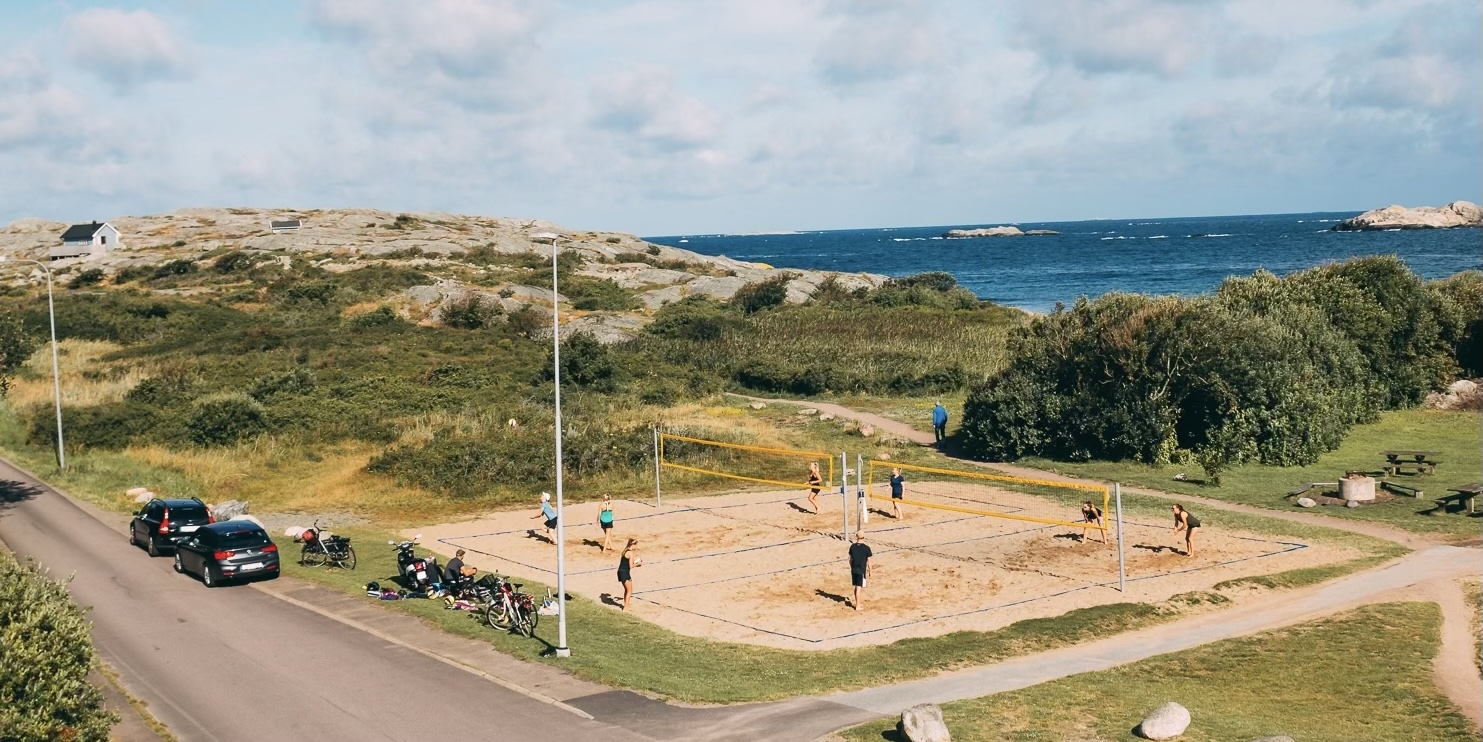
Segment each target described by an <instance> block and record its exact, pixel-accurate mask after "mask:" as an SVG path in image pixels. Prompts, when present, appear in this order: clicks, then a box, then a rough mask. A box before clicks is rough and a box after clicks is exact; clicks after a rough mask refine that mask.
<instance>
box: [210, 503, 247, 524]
mask: <svg viewBox="0 0 1483 742" xmlns="http://www.w3.org/2000/svg"><path fill="white" fill-rule="evenodd" d="M211 514H212V515H213V516H215V517H216V519H217V520H232V519H233V518H236V517H237V516H239V515H246V514H247V503H246V502H244V501H242V500H224V501H222V502H219V503H217V505H216V507H214V508H212V509H211Z"/></svg>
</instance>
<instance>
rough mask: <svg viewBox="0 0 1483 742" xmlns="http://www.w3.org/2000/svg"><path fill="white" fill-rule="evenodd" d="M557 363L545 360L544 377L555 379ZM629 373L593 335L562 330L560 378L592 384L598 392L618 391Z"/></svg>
mask: <svg viewBox="0 0 1483 742" xmlns="http://www.w3.org/2000/svg"><path fill="white" fill-rule="evenodd" d="M554 368H555V364H554V363H552V361H551V358H549V357H548V358H547V359H546V368H545V370H544V372H543V374H542V377H543V379H545V380H550V379H552V378H553V376H554V374H553V369H554ZM625 375H626V374H624V373H623V369H622V368H621V367H620V365H619V362H618V358H617V354H616V353H614V352H613V351H612V350H610V349H609V348H608V347H607V346H606V345H603V344H602V343H599V342H598V341H597V338H594V337H592V335H591V334H589V333H585V332H579V333H577V334H575V335H568V334H566V333H562V341H561V381H562V383H572V384H576V385H578V386H586V387H593V388H594V389H597V390H599V391H607V392H611V391H615V390H616V389H617V386H618V384H619V382H621V381H622V380H623V378H624V377H625Z"/></svg>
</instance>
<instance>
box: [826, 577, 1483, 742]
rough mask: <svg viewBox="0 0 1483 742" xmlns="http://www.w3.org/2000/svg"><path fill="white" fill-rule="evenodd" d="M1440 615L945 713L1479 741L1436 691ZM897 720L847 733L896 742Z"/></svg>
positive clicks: (1013, 721)
mask: <svg viewBox="0 0 1483 742" xmlns="http://www.w3.org/2000/svg"><path fill="white" fill-rule="evenodd" d="M1440 625H1441V611H1440V610H1439V609H1438V608H1437V606H1436V605H1435V604H1432V603H1388V604H1384V605H1374V606H1366V607H1364V608H1360V609H1358V610H1355V611H1352V612H1349V613H1345V614H1341V615H1338V616H1333V617H1330V618H1325V619H1322V620H1320V621H1318V622H1315V623H1312V624H1308V625H1304V626H1298V627H1293V628H1289V629H1283V630H1280V631H1273V632H1268V633H1265V634H1260V635H1257V636H1254V637H1250V638H1244V639H1229V640H1226V641H1221V642H1216V643H1214V644H1209V645H1206V646H1203V647H1198V648H1196V649H1191V650H1187V651H1183V652H1179V653H1176V654H1172V655H1165V656H1162V657H1154V658H1152V659H1148V660H1144V661H1142V662H1137V663H1134V664H1130V665H1125V666H1123V667H1118V668H1114V669H1111V670H1105V671H1102V672H1093V673H1086V674H1083V675H1075V676H1072V677H1068V678H1063V679H1061V680H1057V681H1054V682H1050V683H1044V684H1042V685H1037V686H1034V687H1032V688H1026V689H1024V690H1019V691H1014V692H1011V693H1001V694H999V695H995V696H988V697H985V698H979V699H974V700H969V701H961V702H957V703H950V704H947V705H945V706H944V707H943V715H944V717H945V719H946V721H947V725H948V729H949V730H950V731H951V732H952V735H953V739H954V740H958V741H959V742H975V741H976V740H985V741H987V740H994V741H995V742H997V741H999V740H1024V741H1026V742H1028V741H1029V740H1089V739H1097V740H1133V739H1137V738H1136V737H1134V736H1133V734H1132V729H1133V727H1134V726H1136V725H1137V724H1138V722H1139V721H1141V720H1142V718H1143V716H1144V715H1145V714H1146V713H1148V712H1149V711H1151V710H1152V709H1154V708H1155V707H1157V706H1159V705H1160V704H1162V703H1164V702H1166V701H1176V702H1178V703H1180V704H1182V705H1183V706H1185V707H1186V708H1188V709H1189V710H1190V716H1191V717H1192V722H1191V724H1190V727H1189V729H1188V730H1186V731H1185V733H1184V734H1183V735H1181V736H1180V737H1179V739H1180V740H1181V742H1205V741H1207V740H1208V741H1210V742H1215V741H1216V740H1219V741H1221V742H1228V741H1230V740H1251V739H1256V738H1259V737H1265V736H1269V735H1287V736H1290V737H1292V738H1294V739H1297V740H1302V742H1352V741H1353V740H1365V741H1366V742H1392V741H1393V742H1430V741H1433V740H1435V741H1437V742H1441V741H1442V740H1458V741H1461V740H1476V739H1477V738H1478V735H1477V733H1476V732H1474V731H1473V730H1472V729H1471V726H1470V724H1469V723H1468V721H1467V720H1466V719H1465V718H1464V717H1462V715H1460V714H1459V713H1457V711H1456V710H1455V709H1454V708H1453V706H1452V704H1451V703H1450V702H1449V701H1448V700H1447V699H1446V698H1445V697H1444V696H1443V695H1442V694H1441V693H1440V692H1439V691H1438V690H1437V689H1436V688H1435V687H1434V686H1433V684H1432V681H1431V658H1432V656H1433V655H1434V654H1435V653H1436V651H1437V644H1438V635H1439V631H1440ZM894 724H895V719H885V720H881V721H877V722H871V723H868V724H865V725H862V726H859V727H855V728H854V729H850V730H848V731H847V732H846V733H845V735H844V736H845V738H846V739H849V740H855V741H857V742H866V741H868V740H869V741H874V740H883V739H887V740H891V739H899V737H898V736H897V735H896V732H895V729H894Z"/></svg>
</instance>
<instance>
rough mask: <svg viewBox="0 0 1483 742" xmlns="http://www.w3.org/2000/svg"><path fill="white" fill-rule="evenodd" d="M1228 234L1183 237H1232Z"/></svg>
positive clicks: (1188, 235)
mask: <svg viewBox="0 0 1483 742" xmlns="http://www.w3.org/2000/svg"><path fill="white" fill-rule="evenodd" d="M1233 236H1234V235H1229V234H1187V235H1185V237H1233Z"/></svg>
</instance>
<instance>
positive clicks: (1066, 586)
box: [408, 482, 1360, 649]
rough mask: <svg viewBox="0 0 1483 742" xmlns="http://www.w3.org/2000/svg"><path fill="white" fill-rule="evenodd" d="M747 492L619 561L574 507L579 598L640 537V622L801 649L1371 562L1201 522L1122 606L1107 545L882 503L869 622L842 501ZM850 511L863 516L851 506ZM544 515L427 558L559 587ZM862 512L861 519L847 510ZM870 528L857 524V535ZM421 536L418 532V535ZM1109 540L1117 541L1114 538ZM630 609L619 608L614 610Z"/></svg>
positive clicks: (1050, 528) (1144, 564)
mask: <svg viewBox="0 0 1483 742" xmlns="http://www.w3.org/2000/svg"><path fill="white" fill-rule="evenodd" d="M910 496H912V497H916V498H921V499H923V500H928V501H932V502H938V503H942V504H948V505H953V506H957V507H969V508H974V509H982V510H983V511H985V512H995V513H1004V514H1021V515H1030V516H1035V517H1041V518H1052V519H1065V520H1074V519H1075V518H1076V517H1077V511H1076V510H1075V509H1069V508H1066V507H1064V506H1061V505H1059V504H1056V503H1052V502H1050V501H1048V500H1045V499H1042V498H1039V497H1036V496H1033V495H1027V494H1022V493H1018V492H1013V491H1009V490H1003V489H999V488H996V487H992V486H982V485H977V484H959V483H954V482H928V483H916V484H914V485H913V488H912V492H911V493H910ZM819 500H820V509H821V510H822V512H821V513H819V514H817V515H816V514H814V513H812V512H810V511H809V508H808V501H807V498H806V496H805V494H804V493H802V492H798V491H792V492H779V491H769V492H747V493H737V494H729V495H719V496H713V497H700V498H692V499H675V498H668V497H666V498H665V501H664V504H663V506H662V507H657V506H655V504H654V503H653V501H648V502H641V501H631V500H620V501H616V502H615V505H614V510H615V513H616V525H615V527H614V529H613V531H612V536H611V548H610V550H609V551H608V553H607V554H603V553H602V552H601V548H600V545H601V539H602V531H601V529H599V528H598V526H597V512H598V505H597V504H596V503H583V504H580V505H573V506H571V507H568V508H567V509H566V513H567V515H566V517H567V528H566V560H567V585H568V590H569V591H570V592H573V593H577V594H581V595H584V596H586V597H588V598H591V599H593V600H600V601H603V602H605V603H608V604H609V605H614V604H616V603H617V600H616V599H617V598H619V597H621V595H622V587H621V586H620V585H619V583H618V581H617V576H616V571H617V564H618V558H619V552H620V551H621V550H622V545H623V544H624V543H625V542H626V540H627V539H628V538H637V539H639V543H640V546H639V554H640V557H641V559H642V560H643V566H642V567H640V568H637V569H635V570H633V576H634V583H635V592H634V602H633V607H632V611H633V613H634V614H635V615H637V616H639V617H641V618H644V619H646V620H649V621H653V622H654V623H655V624H658V625H660V626H663V627H665V628H667V629H670V630H673V631H676V632H679V633H681V634H686V635H691V636H702V637H707V638H712V639H719V640H725V641H737V642H746V643H751V644H760V645H767V646H774V647H784V648H790V649H833V648H838V647H853V646H864V645H870V644H885V643H889V642H893V641H896V640H899V639H903V638H907V637H921V636H937V635H940V634H944V633H947V632H950V631H959V630H980V631H982V630H991V629H995V628H1000V627H1002V626H1005V625H1008V624H1011V623H1014V622H1016V621H1020V620H1024V619H1027V618H1035V617H1046V616H1057V615H1060V614H1063V613H1065V612H1066V611H1069V610H1072V609H1075V608H1082V607H1087V606H1093V605H1100V604H1105V603H1115V602H1157V601H1162V600H1165V599H1167V598H1169V597H1170V596H1173V595H1176V594H1179V593H1184V592H1189V591H1193V590H1207V589H1210V588H1211V587H1212V586H1213V585H1215V584H1216V583H1217V582H1221V581H1223V580H1229V579H1232V578H1235V577H1242V576H1247V575H1261V574H1271V573H1274V572H1282V571H1285V570H1289V569H1296V568H1299V567H1308V566H1314V565H1318V564H1325V563H1329V562H1334V561H1341V560H1344V559H1349V558H1353V557H1356V556H1359V555H1360V554H1359V552H1358V551H1357V550H1350V549H1346V548H1343V547H1339V546H1334V545H1330V544H1323V543H1305V542H1301V541H1296V540H1283V539H1278V538H1275V537H1271V536H1266V535H1263V534H1256V533H1249V532H1243V531H1239V530H1234V529H1230V528H1224V527H1222V526H1221V524H1220V517H1219V513H1217V512H1209V513H1197V515H1199V516H1200V518H1201V520H1202V521H1203V526H1204V527H1202V528H1201V529H1200V530H1199V531H1198V533H1197V536H1196V541H1195V551H1196V556H1194V557H1187V556H1185V555H1184V554H1183V553H1182V552H1183V548H1184V541H1183V537H1182V535H1180V536H1175V535H1174V534H1173V533H1171V530H1172V528H1173V517H1172V516H1170V517H1169V518H1167V519H1158V520H1156V521H1151V520H1149V519H1145V518H1129V519H1128V520H1127V521H1126V522H1125V523H1124V524H1123V532H1124V540H1125V548H1124V556H1125V559H1126V563H1127V567H1126V569H1127V580H1128V582H1127V592H1126V593H1122V592H1119V590H1118V559H1117V549H1116V548H1115V547H1114V546H1112V545H1110V544H1109V545H1104V544H1100V543H1097V541H1096V538H1097V532H1096V531H1092V532H1091V533H1090V534H1089V536H1088V540H1087V541H1085V542H1083V541H1081V539H1080V536H1081V530H1080V529H1073V528H1068V527H1065V526H1059V525H1044V524H1040V523H1032V522H1025V521H1018V520H1011V519H1007V518H1000V517H993V516H990V515H978V514H972V513H962V512H952V511H945V510H935V509H926V508H914V507H910V506H907V507H906V508H905V513H904V518H903V519H902V520H900V521H898V520H895V519H893V518H891V517H889V516H888V515H886V513H887V512H889V509H890V507H889V500H887V499H881V498H873V499H872V500H871V501H870V504H871V514H870V516H869V519H868V523H867V524H866V526H865V532H866V543H867V544H869V545H870V547H871V549H872V550H873V551H874V552H875V557H874V559H873V573H872V575H871V579H870V581H869V584H868V585H867V588H866V592H865V598H864V601H863V603H864V605H863V610H861V611H855V610H852V609H851V608H850V607H849V606H848V605H847V603H846V598H847V597H848V596H849V595H850V593H851V586H850V573H849V566H848V562H847V557H846V550H847V548H848V547H847V544H846V542H845V540H844V537H843V531H844V527H845V526H844V522H843V518H842V514H841V510H842V508H843V504H842V502H841V500H842V498H841V497H840V495H839V494H838V493H837V492H836V493H835V494H833V495H829V494H825V495H821V496H820V498H819ZM853 505H854V503H852V506H853ZM537 512H538V510H537V508H536V507H535V506H534V504H533V506H532V508H531V509H530V510H529V511H515V512H503V513H493V514H490V515H489V516H487V517H484V518H479V519H477V520H471V521H465V522H460V523H453V524H446V525H439V526H433V527H427V528H422V529H417V532H420V533H421V534H422V535H423V539H422V541H423V543H424V544H425V545H427V546H428V547H429V548H431V549H433V550H434V551H437V552H439V553H442V554H444V555H451V554H452V553H453V551H454V550H455V549H457V548H463V549H465V550H467V551H468V555H467V556H466V557H465V561H466V562H467V563H469V564H472V565H474V566H476V567H478V568H479V569H481V570H495V571H498V572H500V573H501V574H514V575H519V576H525V577H530V578H533V579H539V580H542V581H545V582H549V583H554V582H555V568H556V549H555V546H554V544H553V543H551V542H548V541H547V540H545V529H544V527H543V526H542V524H541V521H540V520H533V519H532V518H531V516H532V515H535V514H536V513H537ZM853 512H857V511H856V510H855V509H854V508H853V507H852V513H853ZM856 519H857V517H856V515H854V514H852V517H851V519H850V528H851V530H853V529H854V527H855V521H856ZM408 533H409V535H410V534H411V533H412V532H408ZM1109 540H1110V535H1109ZM614 610H617V608H614Z"/></svg>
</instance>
